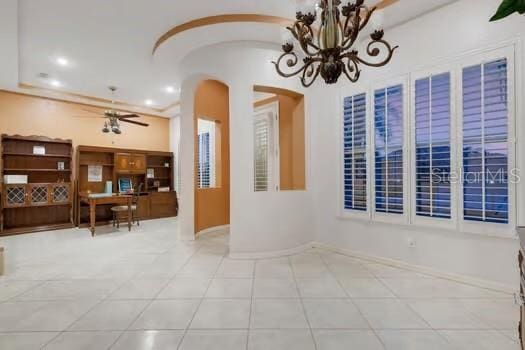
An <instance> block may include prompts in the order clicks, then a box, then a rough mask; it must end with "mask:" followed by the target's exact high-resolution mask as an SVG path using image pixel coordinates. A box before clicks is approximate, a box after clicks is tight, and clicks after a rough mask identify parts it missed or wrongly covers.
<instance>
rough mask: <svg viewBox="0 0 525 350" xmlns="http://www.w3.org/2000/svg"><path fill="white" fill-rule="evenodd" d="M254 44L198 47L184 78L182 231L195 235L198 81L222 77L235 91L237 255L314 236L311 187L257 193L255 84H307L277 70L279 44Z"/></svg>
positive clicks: (279, 248) (284, 247) (278, 248)
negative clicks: (195, 95)
mask: <svg viewBox="0 0 525 350" xmlns="http://www.w3.org/2000/svg"><path fill="white" fill-rule="evenodd" d="M251 45H253V43H252V44H251ZM249 46H250V45H247V44H246V43H231V44H224V45H217V46H214V47H211V48H206V49H203V50H200V51H197V52H193V53H192V54H191V55H190V56H188V57H187V58H186V59H185V60H184V61H183V63H182V64H183V71H184V72H185V73H186V74H187V77H188V78H187V79H186V81H185V82H184V83H183V88H182V95H183V97H182V100H181V102H182V104H181V148H180V150H181V156H180V161H181V170H182V177H181V180H182V188H181V197H182V198H181V203H183V204H184V205H183V207H181V212H180V214H181V215H180V220H181V236H182V237H186V238H189V237H191V236H192V235H193V224H192V222H193V181H194V180H193V159H194V158H193V157H194V155H193V152H194V150H193V136H192V135H193V134H194V130H193V128H194V126H193V124H192V122H190V121H191V120H193V91H194V85H195V83H196V82H198V81H199V80H201V79H205V78H212V79H217V80H220V81H222V82H223V83H225V84H226V85H228V87H229V92H230V187H231V193H230V213H231V214H230V233H231V234H230V253H231V255H232V256H236V257H253V256H262V255H264V254H265V253H270V254H274V253H278V252H281V253H283V251H284V252H285V251H288V250H293V249H295V248H297V247H301V246H303V245H305V244H307V243H309V242H311V241H312V240H313V237H314V232H313V219H312V212H311V205H312V198H311V191H309V190H307V191H289V192H277V193H255V192H254V190H253V148H252V145H253V132H252V128H253V124H252V118H253V86H254V85H269V86H275V87H282V88H288V89H291V90H295V91H301V88H300V87H299V86H298V84H297V83H298V82H297V81H296V80H285V79H280V78H279V77H278V76H277V75H276V73H275V70H274V68H273V66H272V65H271V64H270V61H271V60H274V59H276V58H277V57H278V55H279V52H277V51H276V50H275V47H273V46H272V47H267V46H266V45H262V47H260V48H249ZM209 52H213V62H211V61H210V53H209ZM212 63H213V64H212ZM307 123H308V121H307ZM307 139H309V138H308V136H307ZM307 149H308V147H307ZM307 153H308V152H307ZM307 157H308V154H307ZM307 164H308V160H307ZM307 167H308V165H307ZM308 184H309V182H308V181H307V186H308ZM190 203H191V204H190Z"/></svg>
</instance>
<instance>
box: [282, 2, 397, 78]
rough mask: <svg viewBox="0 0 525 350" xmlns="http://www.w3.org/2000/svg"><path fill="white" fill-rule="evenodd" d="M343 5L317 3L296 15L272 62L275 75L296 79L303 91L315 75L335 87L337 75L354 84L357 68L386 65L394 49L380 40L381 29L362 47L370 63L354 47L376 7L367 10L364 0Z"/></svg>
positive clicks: (357, 76)
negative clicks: (276, 57) (319, 18)
mask: <svg viewBox="0 0 525 350" xmlns="http://www.w3.org/2000/svg"><path fill="white" fill-rule="evenodd" d="M307 1H311V0H307ZM345 1H346V5H343V6H340V5H341V0H320V1H319V3H318V4H315V3H312V4H311V6H306V8H305V9H300V10H298V11H297V14H296V19H297V20H296V22H295V23H294V24H293V26H291V27H287V28H286V29H287V30H288V31H289V32H290V33H291V36H290V38H289V39H288V40H287V41H286V42H285V43H284V44H283V45H282V50H283V52H284V53H283V54H282V55H281V56H280V57H279V59H278V60H277V62H272V63H273V64H274V65H275V68H276V69H277V73H278V74H279V75H281V76H282V77H285V78H289V77H292V76H296V75H300V76H301V83H302V84H303V86H304V87H309V86H311V85H312V84H313V83H314V82H315V80H316V79H317V77H318V76H319V75H321V77H322V78H323V79H324V81H325V82H326V83H327V84H334V83H336V82H337V80H338V79H339V77H340V76H341V74H344V75H345V76H346V77H347V78H348V80H350V81H351V82H354V83H355V82H357V81H358V80H359V77H360V75H361V69H360V65H361V64H364V65H367V66H370V67H382V66H384V65H386V64H387V63H388V62H390V60H391V59H392V56H393V54H394V51H395V50H396V49H397V46H394V47H392V46H391V45H390V44H389V43H388V42H387V41H385V40H384V39H383V37H384V31H383V30H382V29H376V30H374V31H373V32H372V34H371V35H370V39H371V41H370V42H369V43H368V44H367V45H366V54H367V55H368V57H367V58H368V59H372V61H368V60H365V59H363V58H362V57H361V56H360V55H359V52H358V50H357V49H356V48H355V47H354V44H355V43H356V41H357V39H358V38H359V33H360V32H361V31H362V30H363V29H364V28H365V27H366V26H367V24H368V23H369V21H370V18H371V17H372V15H373V14H374V12H375V11H376V7H372V8H368V7H367V6H366V5H364V0H353V1H352V0H350V1H348V0H345ZM317 9H319V10H320V12H321V26H320V27H319V28H314V27H313V24H314V23H315V21H316V20H317ZM294 41H297V42H298V43H299V46H300V47H301V49H302V50H301V51H300V52H299V53H296V52H295V51H294V48H295V45H294ZM374 58H375V59H376V60H373V59H374ZM297 67H298V68H297Z"/></svg>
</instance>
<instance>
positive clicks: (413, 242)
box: [408, 238, 416, 248]
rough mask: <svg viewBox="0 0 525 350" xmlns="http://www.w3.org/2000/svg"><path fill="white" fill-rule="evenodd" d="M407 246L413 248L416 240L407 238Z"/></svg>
mask: <svg viewBox="0 0 525 350" xmlns="http://www.w3.org/2000/svg"><path fill="white" fill-rule="evenodd" d="M408 247H409V248H415V247H416V240H415V239H413V238H409V239H408Z"/></svg>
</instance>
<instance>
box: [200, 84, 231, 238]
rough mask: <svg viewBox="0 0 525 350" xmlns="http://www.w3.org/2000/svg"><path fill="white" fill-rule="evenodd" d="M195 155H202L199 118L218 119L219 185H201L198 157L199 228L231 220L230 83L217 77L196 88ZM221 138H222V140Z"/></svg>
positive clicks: (225, 223)
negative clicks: (225, 82) (198, 128)
mask: <svg viewBox="0 0 525 350" xmlns="http://www.w3.org/2000/svg"><path fill="white" fill-rule="evenodd" d="M194 112H195V116H194V119H195V121H194V122H195V157H198V149H197V146H198V142H197V140H198V138H197V119H198V118H199V117H200V118H204V119H208V120H214V121H216V122H218V128H217V130H219V134H218V137H217V144H219V143H220V152H217V151H216V152H217V154H216V157H215V159H216V173H217V175H216V180H217V184H218V186H219V187H217V188H207V189H199V188H197V158H195V232H199V231H202V230H204V229H207V228H210V227H215V226H222V225H228V224H229V223H230V152H229V149H230V133H229V129H230V102H229V91H228V87H227V86H226V85H224V84H222V83H220V82H218V81H215V80H205V81H203V82H202V83H200V84H199V86H198V87H197V90H196V91H195V101H194ZM219 140H220V142H219Z"/></svg>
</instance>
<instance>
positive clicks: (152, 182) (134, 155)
mask: <svg viewBox="0 0 525 350" xmlns="http://www.w3.org/2000/svg"><path fill="white" fill-rule="evenodd" d="M76 164H77V172H76V174H77V188H76V191H77V192H78V193H79V194H81V193H86V192H88V193H103V192H106V182H108V181H111V182H112V183H113V187H112V191H113V192H114V193H116V192H118V181H119V179H121V178H129V179H130V180H131V182H132V184H133V188H134V189H135V190H136V189H137V188H138V187H139V186H140V184H143V187H142V193H141V195H140V196H139V198H138V206H137V216H138V217H139V219H140V220H147V219H157V218H164V217H171V216H176V215H177V209H178V205H177V194H176V192H175V191H174V179H173V175H174V169H173V167H174V161H173V153H171V152H156V151H146V150H135V149H123V148H110V147H96V146H78V147H77V163H76ZM91 165H98V166H102V181H100V182H90V181H89V175H88V170H89V166H91ZM159 188H167V189H169V190H170V192H158V190H159ZM76 199H77V200H76V209H77V210H76V220H77V224H78V225H79V226H85V225H89V224H90V223H89V207H88V206H87V205H86V204H85V203H83V202H82V201H81V200H80V196H77V197H76ZM96 210H97V211H96V221H97V222H98V223H99V224H107V223H109V222H110V221H111V219H112V216H113V213H112V212H111V205H110V204H108V205H97V208H96Z"/></svg>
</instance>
